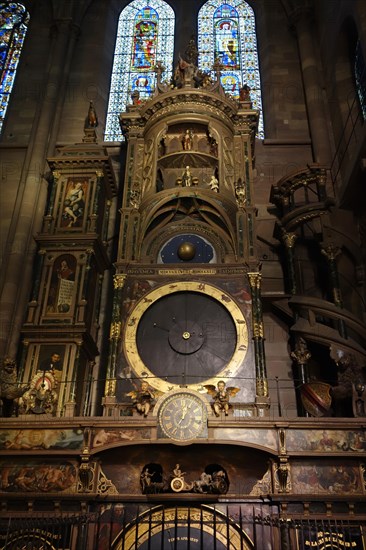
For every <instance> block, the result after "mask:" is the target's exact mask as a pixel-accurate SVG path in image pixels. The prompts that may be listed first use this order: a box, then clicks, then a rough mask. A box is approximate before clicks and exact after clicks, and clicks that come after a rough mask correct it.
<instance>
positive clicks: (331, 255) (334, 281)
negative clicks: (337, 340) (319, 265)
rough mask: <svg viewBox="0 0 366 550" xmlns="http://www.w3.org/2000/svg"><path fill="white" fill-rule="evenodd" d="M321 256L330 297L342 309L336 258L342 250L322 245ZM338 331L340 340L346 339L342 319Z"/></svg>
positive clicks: (329, 245) (345, 330)
mask: <svg viewBox="0 0 366 550" xmlns="http://www.w3.org/2000/svg"><path fill="white" fill-rule="evenodd" d="M321 252H322V254H324V256H325V257H326V258H327V262H328V268H329V282H330V285H331V290H332V296H333V302H334V304H335V305H336V306H337V307H339V308H340V309H343V300H342V293H341V288H340V285H339V275H338V268H337V262H336V258H337V256H339V254H341V252H342V250H341V249H340V248H339V247H338V246H336V245H334V244H332V243H331V244H325V243H323V245H322V248H321ZM338 330H339V334H340V335H341V336H342V338H347V329H346V325H345V323H344V321H343V319H339V321H338Z"/></svg>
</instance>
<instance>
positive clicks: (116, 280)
mask: <svg viewBox="0 0 366 550" xmlns="http://www.w3.org/2000/svg"><path fill="white" fill-rule="evenodd" d="M126 277H127V275H121V274H118V275H114V277H113V286H114V288H115V289H121V288H123V287H124V284H125V280H126Z"/></svg>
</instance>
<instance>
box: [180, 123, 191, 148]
mask: <svg viewBox="0 0 366 550" xmlns="http://www.w3.org/2000/svg"><path fill="white" fill-rule="evenodd" d="M182 146H183V151H192V148H193V133H192V130H191V129H190V128H187V130H186V131H185V132H184V134H183V137H182Z"/></svg>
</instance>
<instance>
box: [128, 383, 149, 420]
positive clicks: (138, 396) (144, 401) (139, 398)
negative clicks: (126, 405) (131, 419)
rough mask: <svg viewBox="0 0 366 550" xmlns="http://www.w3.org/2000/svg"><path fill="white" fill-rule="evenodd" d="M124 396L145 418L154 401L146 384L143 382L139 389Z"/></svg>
mask: <svg viewBox="0 0 366 550" xmlns="http://www.w3.org/2000/svg"><path fill="white" fill-rule="evenodd" d="M126 395H127V396H128V397H131V398H132V399H133V402H134V403H133V404H134V405H135V407H136V410H137V411H138V412H139V413H140V414H143V415H144V417H145V418H146V416H147V415H148V414H149V411H150V409H151V405H152V404H153V401H154V399H155V395H154V393H153V391H152V390H151V389H150V387H149V384H148V382H146V380H143V381H142V382H141V386H140V389H136V390H133V391H130V392H129V393H127V394H126Z"/></svg>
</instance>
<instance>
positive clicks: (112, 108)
mask: <svg viewBox="0 0 366 550" xmlns="http://www.w3.org/2000/svg"><path fill="white" fill-rule="evenodd" d="M174 22H175V17H174V12H173V10H172V8H171V7H170V6H169V5H168V4H166V3H165V2H164V1H163V0H149V1H147V0H134V1H133V2H131V3H130V4H129V5H128V6H126V8H125V9H124V10H122V12H121V15H120V18H119V23H118V31H117V40H116V47H115V53H114V63H113V70H112V78H111V88H110V95H109V104H108V113H107V122H106V131H105V138H104V139H105V140H106V141H121V140H122V139H123V138H122V133H121V130H120V127H119V119H118V117H119V114H120V113H121V112H122V111H124V110H125V109H126V105H127V104H128V103H131V99H130V96H131V93H132V92H133V91H134V90H137V91H138V92H139V99H140V100H144V99H147V98H148V97H149V96H151V94H152V93H153V91H154V88H155V84H156V74H155V72H154V67H155V65H156V63H157V61H161V62H162V64H163V66H164V67H166V71H165V74H164V75H163V78H165V79H168V80H169V79H170V78H171V75H172V65H173V49H174Z"/></svg>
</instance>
